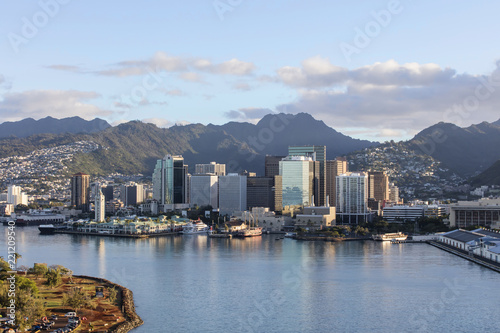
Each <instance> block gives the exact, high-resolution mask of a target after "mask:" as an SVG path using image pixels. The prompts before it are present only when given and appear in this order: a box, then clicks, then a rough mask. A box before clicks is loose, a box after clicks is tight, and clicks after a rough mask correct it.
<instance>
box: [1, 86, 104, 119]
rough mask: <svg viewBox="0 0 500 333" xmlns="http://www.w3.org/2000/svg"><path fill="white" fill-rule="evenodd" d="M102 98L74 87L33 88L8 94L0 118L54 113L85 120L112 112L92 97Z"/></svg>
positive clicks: (53, 114)
mask: <svg viewBox="0 0 500 333" xmlns="http://www.w3.org/2000/svg"><path fill="white" fill-rule="evenodd" d="M98 97H100V95H99V94H97V93H96V92H84V91H75V90H30V91H24V92H16V93H6V94H4V95H3V100H1V101H0V117H1V118H2V119H3V120H4V121H8V120H19V119H23V118H27V117H31V118H34V119H40V118H44V117H46V116H52V117H55V118H65V117H71V116H80V117H82V118H85V119H92V118H95V117H103V116H108V115H111V114H112V113H113V112H112V111H109V110H102V109H100V108H99V107H97V106H96V105H93V104H90V103H88V101H89V100H92V99H96V98H98Z"/></svg>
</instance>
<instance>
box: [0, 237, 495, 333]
mask: <svg viewBox="0 0 500 333" xmlns="http://www.w3.org/2000/svg"><path fill="white" fill-rule="evenodd" d="M0 233H1V234H3V235H4V236H3V237H0V238H1V239H0V246H2V247H3V248H6V247H5V239H6V233H7V229H6V228H4V230H3V231H2V230H0ZM275 238H276V237H274V236H273V235H264V236H262V237H257V238H247V239H231V240H229V239H211V238H208V237H207V236H203V235H192V236H169V237H161V238H149V239H126V238H111V237H97V236H72V235H53V236H41V235H39V234H38V230H37V228H36V227H35V228H33V227H27V228H23V229H22V230H21V228H19V229H18V230H17V239H18V244H17V246H18V248H17V250H18V252H19V253H20V254H21V255H22V256H23V257H22V259H20V265H27V266H32V265H33V262H47V263H48V264H49V265H50V264H61V265H63V266H66V267H68V268H70V269H72V270H73V271H74V272H75V274H88V275H93V276H102V277H104V278H107V279H110V280H112V281H115V282H117V283H119V284H122V285H124V286H126V287H128V288H130V289H131V290H132V291H133V292H134V297H135V302H136V305H137V311H138V313H139V315H141V317H142V318H143V319H144V320H145V322H146V324H145V325H144V326H142V327H140V328H138V329H137V330H134V333H135V332H138V333H140V332H164V331H165V327H168V329H169V331H172V332H202V331H203V332H234V331H238V327H239V326H240V325H242V329H241V330H240V331H243V332H244V331H249V330H248V329H245V327H246V328H251V329H252V330H253V331H254V332H325V331H357V332H359V331H367V332H368V331H369V332H386V331H390V332H393V331H416V330H418V329H419V327H415V326H414V324H412V323H411V322H410V321H409V320H408V318H410V317H411V315H412V314H414V313H415V311H416V309H428V306H429V304H431V302H432V301H439V295H440V294H441V292H442V290H444V288H446V283H445V281H453V279H454V278H455V277H457V276H460V277H461V278H462V279H463V282H460V283H461V285H464V286H466V287H465V288H463V289H460V296H459V297H457V298H456V300H455V302H454V303H453V305H452V306H449V307H446V308H445V309H444V310H443V311H442V313H441V316H440V317H439V320H437V317H436V318H434V317H429V316H427V319H429V318H430V319H429V321H428V324H429V326H428V327H427V328H428V329H427V330H428V331H451V330H453V329H451V328H455V331H488V330H489V331H496V325H495V324H494V321H493V320H488V319H487V318H493V315H494V314H493V312H492V309H495V308H496V306H497V304H496V298H495V297H492V290H496V288H497V286H498V283H499V282H500V275H499V274H498V273H495V272H492V271H489V270H487V269H485V268H482V267H478V266H477V265H474V264H471V263H469V262H467V261H465V260H463V259H461V258H458V257H456V256H453V255H451V254H449V253H446V252H443V251H440V250H439V249H436V248H433V247H431V246H428V245H425V244H401V245H393V244H389V243H382V242H373V241H365V242H343V243H329V242H300V241H294V240H291V239H283V240H276V239H275ZM461 281H462V280H461ZM271 295H280V298H279V302H278V303H277V302H276V301H273V298H272V297H271ZM493 296H494V295H493ZM477 299H481V302H477ZM471 304H473V306H471ZM419 318H420V317H419ZM419 318H417V319H419ZM478 318H479V319H478ZM244 325H247V326H244Z"/></svg>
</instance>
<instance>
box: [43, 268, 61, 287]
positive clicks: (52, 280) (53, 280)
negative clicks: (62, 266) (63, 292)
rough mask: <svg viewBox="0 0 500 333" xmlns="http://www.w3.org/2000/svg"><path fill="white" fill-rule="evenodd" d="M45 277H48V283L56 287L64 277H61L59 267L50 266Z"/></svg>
mask: <svg viewBox="0 0 500 333" xmlns="http://www.w3.org/2000/svg"><path fill="white" fill-rule="evenodd" d="M45 277H46V278H47V282H46V283H47V285H48V286H49V287H51V288H54V287H56V286H58V285H60V284H61V282H62V278H61V272H60V271H59V269H52V268H50V269H49V270H48V271H47V272H46V273H45Z"/></svg>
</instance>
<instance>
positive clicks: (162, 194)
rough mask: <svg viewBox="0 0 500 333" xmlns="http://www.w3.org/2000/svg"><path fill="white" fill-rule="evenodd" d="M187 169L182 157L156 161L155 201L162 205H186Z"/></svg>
mask: <svg viewBox="0 0 500 333" xmlns="http://www.w3.org/2000/svg"><path fill="white" fill-rule="evenodd" d="M185 184H186V168H185V166H184V158H183V157H182V156H172V155H167V156H165V157H164V158H163V159H161V160H157V161H156V166H155V169H154V171H153V199H155V200H158V203H159V204H160V205H167V204H177V203H184V202H185V200H186V188H185Z"/></svg>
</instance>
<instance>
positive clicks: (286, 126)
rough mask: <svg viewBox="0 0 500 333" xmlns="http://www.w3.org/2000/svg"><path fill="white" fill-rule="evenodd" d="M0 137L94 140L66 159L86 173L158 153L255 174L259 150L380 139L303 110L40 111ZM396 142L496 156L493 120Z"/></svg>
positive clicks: (358, 145) (472, 166) (20, 146)
mask: <svg viewBox="0 0 500 333" xmlns="http://www.w3.org/2000/svg"><path fill="white" fill-rule="evenodd" d="M33 123H35V124H36V125H33ZM30 124H31V125H30ZM33 126H34V127H33ZM42 132H44V133H42ZM13 135H16V136H17V137H14V136H13ZM0 137H3V138H1V139H0V157H8V156H14V155H23V154H27V153H30V152H31V151H33V150H36V149H40V148H46V147H53V146H57V145H62V144H67V143H71V142H75V141H81V140H86V141H93V142H96V143H98V144H99V145H100V146H101V147H102V149H98V150H96V151H93V152H91V153H88V154H79V155H76V156H75V158H74V159H73V161H72V162H71V163H70V165H68V166H69V170H70V172H76V171H84V172H87V173H91V174H110V173H112V172H120V173H123V174H136V173H143V174H145V175H150V174H151V173H152V170H153V168H154V164H155V162H156V160H157V159H159V158H162V157H163V156H165V155H166V154H179V155H183V156H184V159H185V162H186V163H188V164H189V169H190V171H193V169H194V165H195V164H196V163H208V162H210V161H217V162H219V163H226V164H227V169H228V170H229V171H233V172H239V171H242V170H249V171H255V172H257V173H258V174H263V172H264V158H265V156H266V155H286V154H287V151H288V146H290V145H326V146H327V158H328V159H333V158H335V157H336V156H341V155H345V154H348V153H351V152H353V151H360V150H363V149H365V148H368V147H376V146H379V145H380V143H378V142H371V141H366V140H358V139H354V138H351V137H349V136H346V135H344V134H342V133H340V132H337V131H336V130H334V129H333V128H331V127H329V126H327V125H326V124H325V123H324V122H323V121H321V120H316V119H314V118H313V117H312V116H311V115H309V114H306V113H299V114H295V115H291V114H283V113H281V114H269V115H266V116H265V117H263V118H262V119H261V120H260V121H259V122H258V123H257V124H250V123H244V122H243V123H239V122H229V123H226V124H224V125H213V124H208V125H203V124H189V125H185V126H173V127H170V128H159V127H157V126H155V125H153V124H148V123H142V122H140V121H131V122H128V123H124V124H120V125H118V126H115V127H111V126H110V125H109V124H108V123H107V122H105V121H104V120H102V119H97V118H96V119H94V120H92V121H85V120H83V119H81V118H79V117H73V118H65V119H60V120H58V119H54V118H51V117H47V118H44V119H41V120H38V121H35V120H33V119H24V120H22V121H19V122H11V123H3V124H0ZM401 143H402V144H403V145H404V146H405V147H406V148H407V149H411V150H413V151H416V152H419V153H420V154H422V155H429V156H431V157H432V158H434V159H436V160H438V161H440V162H441V163H442V164H443V166H445V167H447V168H448V169H450V170H452V171H453V172H456V173H457V174H459V175H461V176H463V177H471V176H474V175H476V174H478V173H480V172H482V171H484V170H486V169H487V168H488V167H490V166H492V165H493V163H494V162H496V161H497V160H499V159H500V149H498V147H500V120H498V121H496V122H492V123H488V122H483V123H481V124H478V125H472V126H469V127H466V128H461V127H459V126H456V125H453V124H449V123H438V124H435V125H433V126H431V127H429V128H426V129H424V130H423V131H421V132H420V133H418V134H417V135H415V137H414V138H413V139H411V140H408V141H404V142H401ZM383 145H384V144H382V146H383ZM483 181H487V180H485V179H483Z"/></svg>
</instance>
